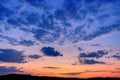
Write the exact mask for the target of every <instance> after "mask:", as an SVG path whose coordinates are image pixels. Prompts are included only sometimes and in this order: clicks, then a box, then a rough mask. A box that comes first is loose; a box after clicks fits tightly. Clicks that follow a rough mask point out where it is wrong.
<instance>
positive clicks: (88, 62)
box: [79, 59, 105, 64]
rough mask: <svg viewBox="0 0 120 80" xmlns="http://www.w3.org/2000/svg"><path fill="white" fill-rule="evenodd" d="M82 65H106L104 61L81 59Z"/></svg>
mask: <svg viewBox="0 0 120 80" xmlns="http://www.w3.org/2000/svg"><path fill="white" fill-rule="evenodd" d="M79 62H80V64H105V62H102V61H96V60H93V59H79Z"/></svg>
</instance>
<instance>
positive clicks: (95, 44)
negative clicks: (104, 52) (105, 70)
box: [91, 44, 101, 47]
mask: <svg viewBox="0 0 120 80" xmlns="http://www.w3.org/2000/svg"><path fill="white" fill-rule="evenodd" d="M91 46H98V47H101V45H100V44H91Z"/></svg>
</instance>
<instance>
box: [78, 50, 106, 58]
mask: <svg viewBox="0 0 120 80" xmlns="http://www.w3.org/2000/svg"><path fill="white" fill-rule="evenodd" d="M107 54H108V51H105V50H98V51H97V52H89V53H80V54H79V56H78V58H101V57H103V56H104V55H107Z"/></svg>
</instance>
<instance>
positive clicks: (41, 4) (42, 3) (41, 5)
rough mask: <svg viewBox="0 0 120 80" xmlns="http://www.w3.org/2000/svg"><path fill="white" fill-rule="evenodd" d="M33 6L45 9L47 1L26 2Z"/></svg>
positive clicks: (29, 0)
mask: <svg viewBox="0 0 120 80" xmlns="http://www.w3.org/2000/svg"><path fill="white" fill-rule="evenodd" d="M25 1H26V2H28V3H29V4H30V5H31V6H33V7H36V8H45V0H25Z"/></svg>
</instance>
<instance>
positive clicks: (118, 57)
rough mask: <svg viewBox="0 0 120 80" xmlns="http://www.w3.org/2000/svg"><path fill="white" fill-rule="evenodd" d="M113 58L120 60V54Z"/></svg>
mask: <svg viewBox="0 0 120 80" xmlns="http://www.w3.org/2000/svg"><path fill="white" fill-rule="evenodd" d="M111 57H112V58H115V59H117V60H120V53H117V54H115V55H113V56H111Z"/></svg>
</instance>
